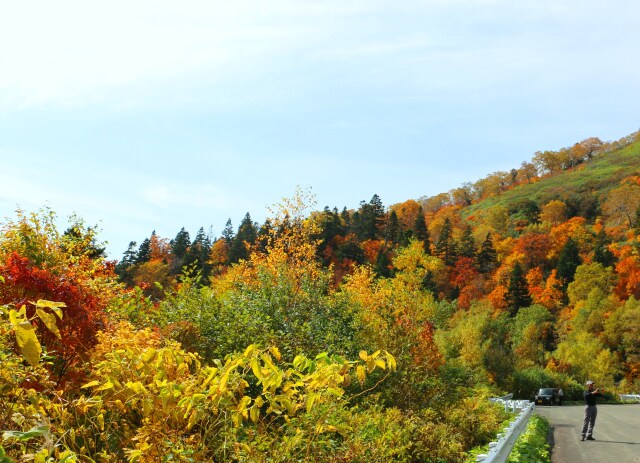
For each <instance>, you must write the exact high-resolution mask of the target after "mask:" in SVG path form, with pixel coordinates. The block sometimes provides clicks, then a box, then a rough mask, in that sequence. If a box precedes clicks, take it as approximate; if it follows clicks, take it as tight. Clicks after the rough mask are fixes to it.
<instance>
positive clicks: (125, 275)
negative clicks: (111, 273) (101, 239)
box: [114, 241, 138, 285]
mask: <svg viewBox="0 0 640 463" xmlns="http://www.w3.org/2000/svg"><path fill="white" fill-rule="evenodd" d="M136 246H137V243H136V242H135V241H130V242H129V247H128V248H127V250H126V251H125V252H124V253H123V254H122V259H121V260H120V262H118V263H117V264H116V266H115V269H114V270H115V272H116V275H118V278H119V279H120V281H122V282H124V283H126V284H127V285H131V284H133V281H132V279H131V271H130V270H131V267H133V266H134V265H135V263H136V261H137V260H138V251H137V250H136Z"/></svg>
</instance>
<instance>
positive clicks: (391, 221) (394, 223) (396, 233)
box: [384, 211, 402, 243]
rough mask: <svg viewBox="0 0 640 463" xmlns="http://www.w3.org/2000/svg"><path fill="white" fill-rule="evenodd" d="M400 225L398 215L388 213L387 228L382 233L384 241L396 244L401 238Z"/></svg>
mask: <svg viewBox="0 0 640 463" xmlns="http://www.w3.org/2000/svg"><path fill="white" fill-rule="evenodd" d="M401 231H402V229H401V225H400V221H399V220H398V214H396V211H391V212H390V213H389V218H388V219H387V226H386V228H385V231H384V239H385V241H387V242H389V243H397V242H398V240H399V239H400V238H402V233H401Z"/></svg>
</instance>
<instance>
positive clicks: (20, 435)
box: [2, 426, 49, 442]
mask: <svg viewBox="0 0 640 463" xmlns="http://www.w3.org/2000/svg"><path fill="white" fill-rule="evenodd" d="M48 435H49V426H38V427H35V428H31V429H29V430H28V431H24V432H22V431H5V432H4V433H3V434H2V438H3V439H4V440H9V439H16V440H18V441H19V442H26V441H28V440H29V439H31V438H33V437H42V436H48Z"/></svg>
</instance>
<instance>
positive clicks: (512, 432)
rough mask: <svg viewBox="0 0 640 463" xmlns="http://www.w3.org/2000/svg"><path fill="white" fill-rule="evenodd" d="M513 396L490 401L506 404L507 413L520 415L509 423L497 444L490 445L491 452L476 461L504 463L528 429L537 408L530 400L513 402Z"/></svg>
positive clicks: (477, 457)
mask: <svg viewBox="0 0 640 463" xmlns="http://www.w3.org/2000/svg"><path fill="white" fill-rule="evenodd" d="M512 397H513V394H509V395H508V396H504V397H497V398H495V399H490V400H491V401H492V402H499V403H502V404H504V408H505V410H507V411H512V412H514V413H516V412H517V413H518V415H517V416H516V417H515V418H514V419H513V421H511V423H509V426H507V428H506V429H504V430H503V432H501V433H499V434H498V440H497V441H496V442H490V443H489V452H488V453H486V454H484V453H482V454H480V455H478V456H476V461H481V462H482V463H504V462H505V461H507V459H508V458H509V454H510V453H511V449H512V448H513V446H514V444H515V443H516V441H517V440H518V437H520V434H522V432H523V431H524V430H525V429H526V428H527V424H528V423H529V418H530V417H531V415H532V414H533V410H534V409H535V406H534V404H533V402H530V401H528V400H511V398H512Z"/></svg>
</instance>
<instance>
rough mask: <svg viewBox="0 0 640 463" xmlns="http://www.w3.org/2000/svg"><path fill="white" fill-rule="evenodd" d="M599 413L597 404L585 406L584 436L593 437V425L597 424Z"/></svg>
mask: <svg viewBox="0 0 640 463" xmlns="http://www.w3.org/2000/svg"><path fill="white" fill-rule="evenodd" d="M597 415H598V407H596V406H595V405H587V406H586V407H584V423H583V425H582V437H583V438H584V437H592V436H593V427H594V426H595V425H596V416H597Z"/></svg>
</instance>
